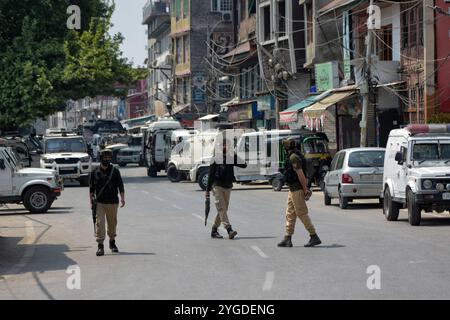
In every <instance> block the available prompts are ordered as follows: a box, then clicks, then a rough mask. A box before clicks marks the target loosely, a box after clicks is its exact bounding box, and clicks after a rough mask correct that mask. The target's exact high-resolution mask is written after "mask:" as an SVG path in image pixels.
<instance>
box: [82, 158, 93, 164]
mask: <svg viewBox="0 0 450 320" xmlns="http://www.w3.org/2000/svg"><path fill="white" fill-rule="evenodd" d="M80 161H81V162H84V163H86V162H89V161H91V157H83V158H81V159H80Z"/></svg>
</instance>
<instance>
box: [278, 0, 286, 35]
mask: <svg viewBox="0 0 450 320" xmlns="http://www.w3.org/2000/svg"><path fill="white" fill-rule="evenodd" d="M286 21H287V20H286V2H285V1H284V0H282V1H278V36H279V37H284V36H285V35H286Z"/></svg>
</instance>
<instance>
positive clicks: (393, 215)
mask: <svg viewBox="0 0 450 320" xmlns="http://www.w3.org/2000/svg"><path fill="white" fill-rule="evenodd" d="M383 213H384V216H385V217H386V220H387V221H397V219H398V215H399V213H400V205H399V204H398V203H397V202H394V201H392V198H391V193H390V192H389V188H386V190H384V198H383Z"/></svg>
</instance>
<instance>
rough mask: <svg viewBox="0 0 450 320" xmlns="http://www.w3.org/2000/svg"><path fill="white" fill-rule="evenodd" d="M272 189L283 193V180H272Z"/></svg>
mask: <svg viewBox="0 0 450 320" xmlns="http://www.w3.org/2000/svg"><path fill="white" fill-rule="evenodd" d="M272 188H273V190H274V191H277V192H279V191H281V190H282V189H283V181H282V180H281V179H278V178H274V179H273V180H272Z"/></svg>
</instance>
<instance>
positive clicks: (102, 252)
mask: <svg viewBox="0 0 450 320" xmlns="http://www.w3.org/2000/svg"><path fill="white" fill-rule="evenodd" d="M104 255H105V247H104V246H103V243H99V244H98V250H97V257H101V256H104Z"/></svg>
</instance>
